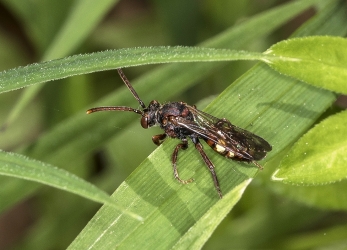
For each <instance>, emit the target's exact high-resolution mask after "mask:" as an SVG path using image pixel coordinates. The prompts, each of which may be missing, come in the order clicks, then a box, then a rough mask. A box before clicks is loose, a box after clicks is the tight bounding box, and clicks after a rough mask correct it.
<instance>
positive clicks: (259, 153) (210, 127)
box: [177, 106, 272, 161]
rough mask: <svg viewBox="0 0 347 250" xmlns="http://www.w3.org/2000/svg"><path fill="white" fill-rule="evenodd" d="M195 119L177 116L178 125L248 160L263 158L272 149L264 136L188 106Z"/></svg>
mask: <svg viewBox="0 0 347 250" xmlns="http://www.w3.org/2000/svg"><path fill="white" fill-rule="evenodd" d="M188 108H189V110H190V112H191V113H192V114H193V117H194V119H192V120H187V119H184V118H181V117H178V118H177V123H178V125H180V126H182V127H184V128H186V129H187V130H189V131H191V132H194V133H196V134H198V136H199V137H200V138H202V139H204V140H205V141H206V140H210V141H212V142H214V143H216V144H218V145H220V146H222V147H224V148H226V150H228V151H231V152H233V153H235V154H237V155H239V156H241V157H243V158H245V159H248V160H251V161H253V160H261V159H263V158H264V157H265V156H266V153H267V152H269V151H271V150H272V147H271V145H270V144H269V143H268V142H267V141H266V140H264V139H263V138H261V137H259V136H257V135H255V134H253V133H251V132H249V131H247V130H244V129H241V128H239V127H236V126H235V125H233V124H231V123H230V121H228V120H226V119H219V118H216V117H214V116H212V115H210V114H207V113H205V112H203V111H200V110H198V109H196V108H194V107H192V106H188Z"/></svg>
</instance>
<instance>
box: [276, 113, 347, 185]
mask: <svg viewBox="0 0 347 250" xmlns="http://www.w3.org/2000/svg"><path fill="white" fill-rule="evenodd" d="M346 121H347V112H346V111H344V112H341V113H339V114H336V115H334V116H331V117H329V118H327V119H326V120H324V121H323V122H321V123H320V124H318V125H316V126H315V127H314V128H313V129H311V130H310V131H309V132H308V133H307V134H305V135H304V136H303V137H302V138H301V139H300V140H299V141H298V142H297V143H296V144H295V145H294V147H293V148H292V149H291V151H290V152H289V153H288V155H287V156H286V157H285V158H284V159H283V161H282V162H281V165H280V166H279V169H278V170H277V171H276V172H275V173H274V174H273V176H272V179H273V180H275V181H282V182H283V183H291V184H295V185H322V184H328V183H332V182H336V181H341V180H342V179H346V178H347V168H346V162H347V127H346V126H345V124H346Z"/></svg>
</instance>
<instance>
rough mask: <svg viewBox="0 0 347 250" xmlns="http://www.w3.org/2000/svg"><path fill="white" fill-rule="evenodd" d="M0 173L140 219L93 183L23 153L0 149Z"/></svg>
mask: <svg viewBox="0 0 347 250" xmlns="http://www.w3.org/2000/svg"><path fill="white" fill-rule="evenodd" d="M0 174H1V175H6V176H12V177H16V178H21V179H25V180H30V181H35V182H39V183H42V184H45V185H48V186H51V187H55V188H58V189H61V190H65V191H68V192H71V193H74V194H77V195H79V196H82V197H85V198H87V199H90V200H93V201H96V202H99V203H102V204H107V205H109V206H112V207H113V208H117V209H118V210H121V211H122V212H124V213H125V214H128V215H130V216H132V217H133V218H136V219H137V220H141V219H142V218H141V217H140V216H138V215H136V214H134V213H132V212H129V211H126V209H125V208H122V207H120V206H119V205H118V204H117V202H116V201H115V200H113V199H111V198H110V196H109V195H108V194H107V193H105V192H104V191H102V190H100V189H98V188H97V187H95V186H94V185H92V184H90V183H88V182H86V181H84V180H82V179H80V178H79V177H77V176H75V175H73V174H71V173H69V172H67V171H65V170H63V169H59V168H56V167H53V166H52V165H49V164H47V163H43V162H39V161H35V160H32V159H29V158H28V157H26V156H23V155H19V154H15V153H7V152H4V151H0Z"/></svg>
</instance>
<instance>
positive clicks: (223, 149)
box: [216, 144, 225, 153]
mask: <svg viewBox="0 0 347 250" xmlns="http://www.w3.org/2000/svg"><path fill="white" fill-rule="evenodd" d="M216 150H217V152H218V153H224V152H225V147H223V146H221V145H218V144H216Z"/></svg>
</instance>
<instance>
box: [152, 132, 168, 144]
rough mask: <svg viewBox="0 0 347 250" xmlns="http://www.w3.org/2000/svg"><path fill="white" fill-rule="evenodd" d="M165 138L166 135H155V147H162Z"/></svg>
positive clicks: (153, 138)
mask: <svg viewBox="0 0 347 250" xmlns="http://www.w3.org/2000/svg"><path fill="white" fill-rule="evenodd" d="M165 138H166V134H161V135H153V136H152V141H153V142H154V144H155V145H157V146H160V144H162V143H163V141H164V140H165Z"/></svg>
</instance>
